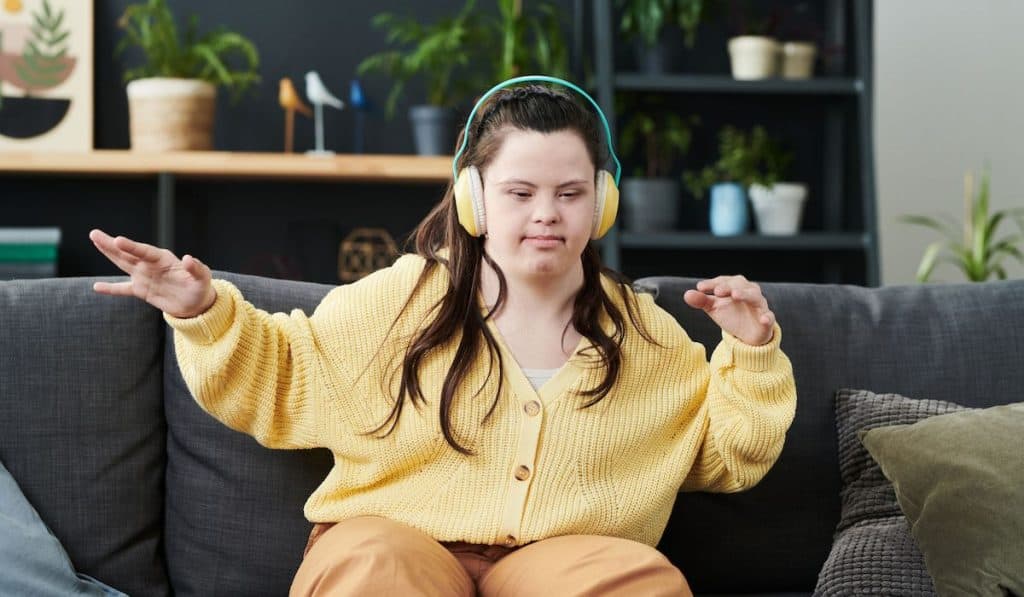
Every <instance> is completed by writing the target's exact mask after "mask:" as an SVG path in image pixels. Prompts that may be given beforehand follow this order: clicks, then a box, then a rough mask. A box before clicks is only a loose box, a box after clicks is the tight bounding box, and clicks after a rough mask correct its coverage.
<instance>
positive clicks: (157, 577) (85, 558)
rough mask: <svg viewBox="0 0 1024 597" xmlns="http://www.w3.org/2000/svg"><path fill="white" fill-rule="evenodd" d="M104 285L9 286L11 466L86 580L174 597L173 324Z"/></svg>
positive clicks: (5, 389) (3, 409)
mask: <svg viewBox="0 0 1024 597" xmlns="http://www.w3.org/2000/svg"><path fill="white" fill-rule="evenodd" d="M101 279H104V278H61V279H50V280H31V281H10V282H0V330H3V333H2V334H0V355H2V366H0V388H2V393H0V460H2V461H3V462H4V464H5V465H6V466H7V468H8V469H9V470H10V472H11V475H12V476H13V477H14V479H16V480H17V482H18V484H19V485H20V487H21V489H22V491H23V492H24V494H25V496H26V497H27V498H28V501H29V502H30V503H31V504H32V506H34V507H35V509H36V511H38V513H39V516H40V517H41V518H42V520H43V522H45V523H46V524H47V525H48V526H49V527H50V529H51V530H52V531H53V533H54V535H55V536H56V537H57V538H58V539H59V540H60V542H61V544H62V545H63V546H64V548H65V549H66V550H67V553H68V555H69V557H70V558H71V562H72V564H73V565H74V567H75V568H76V569H77V570H78V571H79V572H81V573H84V574H87V575H89V576H92V577H94V578H97V579H99V580H101V581H103V582H104V583H106V584H109V585H111V586H113V587H115V588H117V589H120V590H122V591H124V592H126V593H128V594H131V595H166V594H168V591H169V588H168V584H167V574H166V570H165V568H164V558H163V552H162V545H163V533H162V523H163V484H164V465H165V441H166V430H165V426H164V419H163V397H162V391H161V387H162V386H161V383H162V377H163V334H164V324H163V320H162V318H161V317H160V313H159V311H156V310H155V309H152V308H150V307H149V306H147V305H145V304H144V303H142V302H140V301H138V300H135V299H130V298H115V297H108V296H100V295H97V294H95V293H94V292H93V290H92V284H93V282H95V281H97V280H101ZM107 280H109V278H108V279H107Z"/></svg>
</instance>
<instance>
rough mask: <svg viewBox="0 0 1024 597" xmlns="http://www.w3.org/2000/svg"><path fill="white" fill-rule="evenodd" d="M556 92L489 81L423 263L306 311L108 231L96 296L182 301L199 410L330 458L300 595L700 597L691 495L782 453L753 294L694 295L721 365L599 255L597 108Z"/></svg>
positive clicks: (784, 418) (770, 345) (429, 232)
mask: <svg viewBox="0 0 1024 597" xmlns="http://www.w3.org/2000/svg"><path fill="white" fill-rule="evenodd" d="M553 81H557V80H553ZM513 82H518V81H513ZM563 83H565V85H563V86H561V87H547V86H541V85H536V84H530V85H520V86H510V85H509V82H506V83H504V84H502V85H499V86H497V87H495V88H494V89H492V90H491V91H489V92H487V94H485V95H484V97H483V98H482V99H481V103H480V104H478V107H479V109H480V115H479V116H477V117H476V118H475V119H474V118H473V114H476V109H474V113H473V114H471V116H470V119H469V122H467V126H466V129H465V131H463V137H462V138H461V139H460V141H461V142H463V148H464V149H465V151H464V152H462V151H460V153H459V154H457V156H456V164H455V165H456V166H457V167H458V171H457V172H458V174H457V176H456V177H455V180H453V183H452V185H450V187H449V189H448V191H447V192H446V193H445V196H444V198H443V199H442V200H441V202H440V203H439V204H438V205H437V206H436V207H435V208H434V209H433V210H432V211H431V213H430V214H429V215H428V216H427V217H426V218H425V219H424V221H423V222H422V223H421V224H420V226H419V227H418V229H417V231H416V235H415V245H416V250H415V253H413V254H409V255H404V256H402V257H401V258H400V259H398V261H397V262H395V264H394V265H392V266H391V267H389V268H386V269H383V270H380V271H378V272H376V273H374V274H372V275H370V276H367V277H366V278H364V279H363V280H361V281H359V282H356V283H353V284H349V285H345V286H340V287H338V288H335V289H334V290H332V291H331V292H330V293H329V294H328V295H327V296H326V297H325V298H324V300H323V301H322V303H321V304H320V305H319V306H318V307H317V309H316V310H315V311H314V313H313V314H312V315H310V316H307V315H306V314H304V313H303V312H301V311H299V310H296V311H293V312H292V313H290V314H284V313H275V314H269V313H266V312H263V311H260V310H258V309H256V308H254V307H253V306H252V305H251V304H249V303H247V302H246V301H245V300H244V298H243V297H242V295H241V294H240V293H239V291H238V290H237V289H236V288H235V287H234V286H232V285H231V284H230V283H228V282H226V281H223V280H212V279H211V272H210V269H209V268H208V267H207V266H206V265H204V264H203V263H201V262H200V261H199V260H197V259H195V258H194V257H191V256H188V255H186V256H184V257H183V258H182V259H181V260H179V259H178V258H177V257H175V256H174V255H173V254H172V253H170V252H169V251H167V250H163V249H159V248H156V247H152V246H149V245H145V244H142V243H137V242H134V241H132V240H130V239H127V238H123V237H118V238H111V237H110V236H108V235H106V234H104V233H103V232H101V231H98V230H94V231H93V232H91V233H90V238H91V239H92V240H93V242H94V243H95V245H96V247H97V248H98V249H99V250H100V251H101V252H102V253H103V254H104V255H106V256H107V257H108V258H109V259H110V260H111V261H113V262H114V263H115V264H116V265H117V266H118V267H120V268H121V269H122V270H124V271H125V272H126V273H128V274H129V275H130V276H131V279H130V280H129V281H126V282H119V283H113V284H107V283H97V284H96V288H95V289H96V291H97V292H100V293H104V294H111V295H125V296H136V297H138V298H141V299H143V300H145V301H147V302H149V303H150V304H152V305H153V306H155V307H157V308H159V309H161V310H163V311H164V313H165V318H166V320H167V322H168V323H169V324H170V325H171V326H172V327H173V328H174V329H175V348H176V350H177V356H178V362H179V366H180V368H181V371H182V374H183V376H184V378H185V380H186V381H187V383H188V386H189V388H190V390H191V391H192V393H193V395H194V396H195V398H196V400H197V401H198V403H199V404H200V405H201V406H202V408H204V409H205V410H207V411H208V412H209V413H210V414H211V415H213V416H214V417H216V418H217V419H219V420H220V421H222V422H223V423H225V424H226V425H228V426H230V427H232V428H234V429H237V430H240V431H243V432H245V433H248V434H251V435H252V436H254V437H255V438H256V439H257V440H258V441H259V442H260V443H262V444H264V445H266V446H268V447H272V448H310V447H327V448H329V449H330V450H331V451H332V452H333V453H334V457H335V466H334V468H333V469H332V471H331V472H330V474H329V475H328V476H327V478H326V479H325V480H324V482H323V483H322V484H321V485H320V487H319V488H318V489H317V490H316V491H315V492H314V493H313V495H312V496H311V497H310V498H309V500H308V502H307V503H306V506H305V514H306V517H307V518H308V519H309V520H310V521H311V522H313V523H315V526H314V529H313V532H312V533H311V535H310V540H309V544H308V545H307V548H306V553H305V556H304V559H303V562H302V565H301V566H300V568H299V570H298V572H297V574H296V577H295V579H294V582H293V585H292V594H293V595H308V594H317V593H320V594H331V595H347V594H352V595H356V594H359V595H363V594H374V595H376V594H381V595H384V594H388V595H392V594H393V595H420V594H424V595H474V594H477V592H479V594H482V595H687V594H690V590H689V588H688V586H687V583H686V581H685V579H684V577H683V575H682V573H681V572H680V570H679V569H677V568H676V567H675V566H673V565H672V564H671V563H670V562H669V561H668V560H667V558H665V557H664V556H663V555H661V554H660V553H659V552H658V551H657V550H656V549H655V548H654V546H655V545H656V544H657V542H658V540H659V539H660V537H661V535H662V533H663V532H664V529H665V525H666V522H667V520H668V517H669V514H670V512H671V509H672V504H673V502H674V501H675V498H676V495H677V493H678V492H679V491H680V490H703V491H740V490H743V489H746V488H749V487H751V486H752V485H754V484H755V483H757V482H758V481H759V480H760V479H761V478H762V477H763V476H764V475H765V473H766V472H767V471H768V469H769V468H770V467H771V466H772V464H773V463H774V461H775V459H776V458H777V457H778V455H779V452H780V451H781V449H782V444H783V440H784V437H785V433H786V430H787V429H788V427H789V425H790V423H791V421H792V418H793V415H794V411H795V405H796V392H795V387H794V382H793V375H792V370H791V367H790V363H789V360H788V359H787V358H786V356H785V355H784V354H783V353H782V351H781V350H780V349H779V342H780V340H781V330H780V328H779V326H778V325H777V324H776V322H775V317H774V315H773V313H772V311H771V310H770V309H769V307H768V304H767V302H766V301H765V298H764V297H763V296H762V295H761V291H760V289H759V288H758V286H757V285H756V284H753V283H751V282H749V281H747V280H746V279H745V278H743V277H742V276H722V277H718V278H715V279H711V280H705V281H702V282H700V283H699V284H698V285H697V288H696V289H694V290H689V291H687V292H686V294H685V297H684V299H685V301H686V302H687V304H689V305H690V306H692V307H694V308H697V309H702V310H704V311H705V312H706V313H707V314H708V315H709V316H710V317H711V318H712V319H713V320H714V321H715V322H716V323H717V324H718V325H719V326H720V327H721V328H722V331H723V333H722V340H721V343H720V344H719V345H718V346H717V348H716V349H715V351H714V354H713V355H712V357H711V361H710V363H709V362H708V360H707V358H706V354H705V351H704V348H703V347H702V346H701V345H700V344H697V343H695V342H693V341H692V340H691V339H690V338H689V337H688V336H687V334H686V332H685V331H684V330H683V329H682V328H681V327H680V326H679V325H678V323H677V322H676V320H675V319H674V318H673V317H672V316H671V315H669V314H668V313H666V312H664V311H662V310H661V309H660V308H659V307H657V306H656V305H655V304H654V302H653V300H652V298H651V297H650V296H648V295H637V294H634V293H633V291H632V290H631V288H630V286H629V284H628V283H627V280H625V279H624V278H623V277H621V276H620V275H619V274H616V273H615V272H612V271H611V270H608V269H606V268H603V267H602V266H601V264H600V260H599V257H598V254H597V251H596V250H595V248H594V247H593V246H592V245H591V244H590V240H591V239H592V238H594V237H597V236H599V235H600V234H602V233H603V232H604V230H605V229H607V226H608V225H609V224H610V222H611V220H612V219H613V218H614V208H615V206H616V205H617V194H616V193H617V191H616V190H615V188H614V181H613V180H611V175H610V174H608V173H607V172H605V171H603V170H601V169H600V166H601V164H603V163H604V162H605V156H606V153H605V151H606V147H605V145H604V144H603V142H602V140H603V137H604V135H603V132H602V124H601V121H600V120H599V118H602V119H603V117H600V116H599V114H598V113H597V112H596V111H595V109H594V108H595V107H596V105H594V106H583V105H581V104H580V103H578V102H577V101H576V100H577V99H578V95H580V94H582V91H580V90H579V89H578V88H576V87H574V86H572V85H571V84H568V83H566V82H563ZM566 86H569V87H572V89H574V90H576V91H578V92H579V94H577V95H574V94H570V93H568V92H567V91H566V90H565V89H564V87H566ZM582 95H584V96H585V94H582ZM585 97H586V99H587V100H589V101H590V102H591V103H593V100H591V99H590V98H589V96H585ZM608 137H610V135H608ZM607 149H608V150H610V147H609V148H607ZM467 177H468V178H467ZM606 208H607V209H606ZM694 540H699V538H694Z"/></svg>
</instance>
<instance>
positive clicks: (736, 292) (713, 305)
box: [683, 276, 775, 346]
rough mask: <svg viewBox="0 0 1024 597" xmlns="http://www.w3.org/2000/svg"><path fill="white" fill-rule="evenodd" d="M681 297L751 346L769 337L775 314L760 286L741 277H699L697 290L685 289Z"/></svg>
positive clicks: (765, 341)
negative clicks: (707, 278)
mask: <svg viewBox="0 0 1024 597" xmlns="http://www.w3.org/2000/svg"><path fill="white" fill-rule="evenodd" d="M683 300H684V301H686V304H687V305H690V306H691V307H693V308H694V309H702V310H703V311H704V312H705V313H707V314H708V317H710V318H711V319H712V321H714V322H715V323H717V324H718V327H720V328H722V329H723V330H725V331H726V332H729V333H730V334H732V335H733V336H736V337H737V338H739V339H740V340H741V341H743V342H744V343H746V344H749V345H751V346H760V345H762V344H767V343H768V342H770V341H771V339H772V326H774V325H775V314H774V313H772V310H771V309H769V308H768V301H767V300H765V298H764V295H762V294H761V287H760V286H758V285H757V284H755V283H753V282H751V281H750V280H747V279H746V278H744V277H743V276H718V277H717V278H713V279H711V280H701V281H700V282H698V283H697V290H687V291H686V293H684V294H683Z"/></svg>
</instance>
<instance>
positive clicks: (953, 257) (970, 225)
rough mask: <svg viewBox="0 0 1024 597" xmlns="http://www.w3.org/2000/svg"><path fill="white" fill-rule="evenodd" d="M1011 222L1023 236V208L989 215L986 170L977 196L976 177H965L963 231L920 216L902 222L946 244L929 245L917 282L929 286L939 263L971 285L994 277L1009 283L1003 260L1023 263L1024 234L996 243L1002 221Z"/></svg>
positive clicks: (945, 220)
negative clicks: (939, 235) (933, 233)
mask: <svg viewBox="0 0 1024 597" xmlns="http://www.w3.org/2000/svg"><path fill="white" fill-rule="evenodd" d="M1007 218H1010V219H1012V220H1014V221H1015V222H1016V224H1017V228H1018V229H1019V230H1020V231H1021V233H1024V208H1014V209H1005V210H998V211H995V212H993V213H991V214H990V213H989V173H988V170H987V169H986V170H984V171H983V172H982V175H981V184H980V186H979V188H978V192H977V193H974V174H973V173H972V172H968V173H967V174H966V175H965V176H964V221H963V226H962V230H961V231H960V232H958V231H957V224H956V223H955V222H953V221H952V218H949V217H945V218H943V219H942V220H939V219H936V218H932V217H929V216H921V215H906V216H902V217H901V218H900V220H901V221H903V222H905V223H908V224H916V225H919V226H926V227H928V228H932V229H934V230H937V231H939V232H940V233H942V235H944V236H945V237H946V240H943V241H936V242H933V243H931V244H930V245H928V247H927V248H926V249H925V252H924V256H923V257H922V258H921V263H920V265H919V266H918V268H917V280H918V282H927V281H929V279H930V278H931V275H932V273H933V272H934V270H935V266H936V265H938V264H939V263H948V264H950V265H953V266H955V267H957V268H959V269H960V270H961V271H962V272H963V273H964V276H966V277H967V279H968V280H970V281H971V282H984V281H985V280H988V279H989V278H990V277H992V276H993V275H995V276H997V277H998V278H999V279H1006V269H1005V268H1004V267H1003V260H1004V259H1006V258H1007V257H1013V258H1014V259H1016V260H1017V261H1018V262H1020V263H1024V253H1022V252H1021V248H1020V246H1021V245H1022V244H1024V234H1012V235H1010V236H1005V237H1003V238H1000V239H998V240H997V239H996V232H997V230H998V229H999V225H1000V224H1001V223H1002V222H1003V220H1005V219H1007Z"/></svg>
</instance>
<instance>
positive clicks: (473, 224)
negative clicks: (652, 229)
mask: <svg viewBox="0 0 1024 597" xmlns="http://www.w3.org/2000/svg"><path fill="white" fill-rule="evenodd" d="M528 81H541V82H546V83H556V84H558V85H561V86H563V87H568V88H569V89H572V90H573V91H576V92H577V93H579V94H580V95H582V96H583V97H585V98H587V101H589V102H590V104H591V105H592V106H594V109H595V110H596V111H597V115H598V116H599V117H600V118H601V123H602V124H603V125H604V131H605V133H606V134H607V138H608V153H609V154H611V157H612V159H613V160H615V176H612V174H611V173H610V172H608V171H607V170H603V169H602V170H599V171H598V173H597V192H596V193H595V195H596V197H595V198H596V201H595V202H594V226H593V229H592V231H591V233H590V237H591V238H593V239H598V238H601V237H602V236H604V234H605V233H606V232H608V229H609V228H611V227H612V224H613V223H614V222H615V214H616V212H618V210H619V176H621V174H622V165H621V164H620V163H619V158H618V157H617V156H616V155H615V150H614V149H613V148H612V130H611V127H609V126H608V120H607V119H606V118H605V117H604V113H603V112H601V108H600V106H598V105H597V102H595V101H594V99H593V98H592V97H590V96H589V95H587V93H586V92H585V91H583V90H582V89H580V88H579V87H577V86H576V85H573V84H572V83H570V82H569V81H566V80H564V79H559V78H557V77H549V76H546V75H528V76H524V77H515V78H513V79H509V80H507V81H503V82H501V83H498V84H497V85H495V86H494V87H492V88H491V89H490V90H488V91H487V93H485V94H484V95H483V96H482V97H481V98H480V100H479V101H477V103H476V105H475V106H473V110H472V111H471V112H470V113H469V118H468V119H466V130H465V131H463V133H462V146H461V147H459V151H457V152H456V153H455V158H454V159H453V160H452V175H453V176H455V184H454V188H453V190H454V194H455V210H456V212H458V216H459V224H462V227H463V228H465V229H466V232H468V233H469V234H470V235H471V236H481V235H483V234H485V233H486V232H487V221H486V218H485V217H484V185H483V182H482V181H481V179H480V172H479V170H477V168H476V166H469V167H466V168H463V169H462V171H461V172H459V171H458V163H459V158H460V157H461V156H462V154H463V152H465V151H466V145H467V144H468V142H469V125H470V124H471V123H472V122H473V116H475V115H476V111H477V110H478V109H480V106H481V105H482V104H483V103H484V101H485V100H486V99H487V98H489V97H490V96H491V95H493V94H494V93H495V92H496V91H498V90H499V89H502V88H505V87H509V86H511V85H516V84H518V83H525V82H528Z"/></svg>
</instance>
